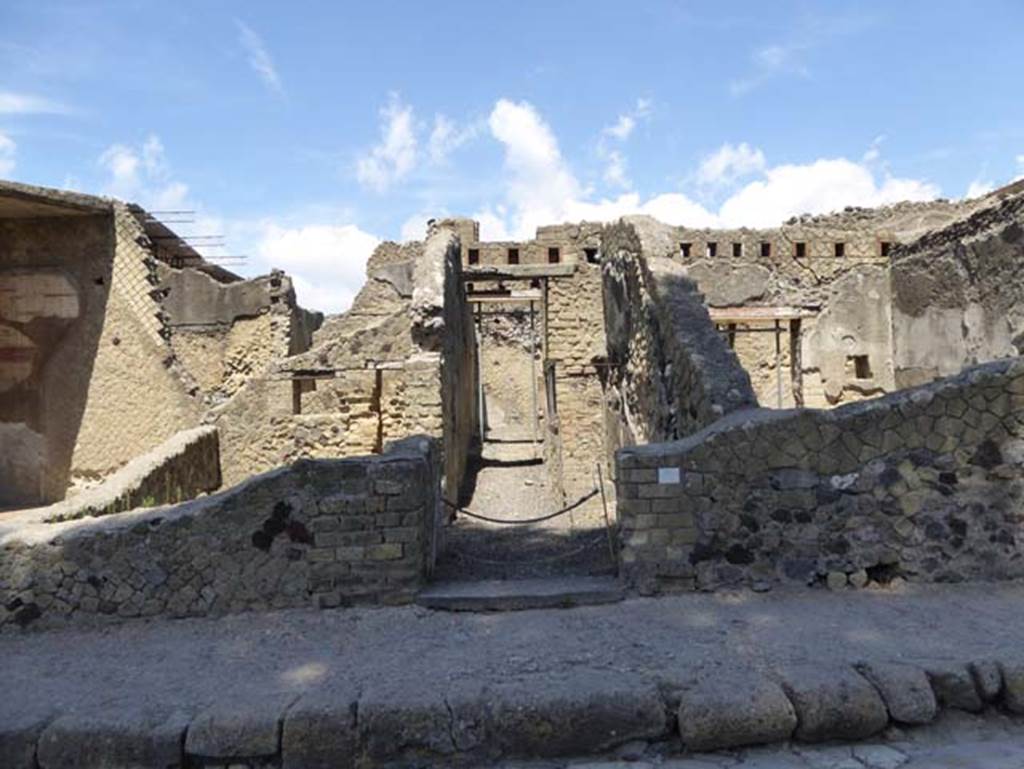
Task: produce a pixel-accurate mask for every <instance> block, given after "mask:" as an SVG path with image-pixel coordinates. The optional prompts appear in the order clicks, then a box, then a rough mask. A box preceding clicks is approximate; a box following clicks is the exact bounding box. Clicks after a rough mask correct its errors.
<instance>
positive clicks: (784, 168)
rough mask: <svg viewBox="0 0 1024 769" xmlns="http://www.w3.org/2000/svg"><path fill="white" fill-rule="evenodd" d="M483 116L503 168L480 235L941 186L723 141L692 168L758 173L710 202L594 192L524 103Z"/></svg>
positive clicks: (723, 222) (761, 210)
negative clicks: (499, 198) (714, 205)
mask: <svg viewBox="0 0 1024 769" xmlns="http://www.w3.org/2000/svg"><path fill="white" fill-rule="evenodd" d="M489 125H490V128H491V133H492V135H493V136H494V138H495V139H497V140H498V141H499V142H500V143H501V144H502V145H504V149H505V171H506V174H505V190H504V200H503V204H502V205H501V206H492V207H488V208H485V209H483V210H482V211H479V212H477V214H475V217H476V218H477V219H479V220H480V222H481V234H482V236H483V237H484V238H486V239H507V238H508V237H510V236H511V237H515V238H529V237H532V236H533V233H534V231H535V229H536V227H537V226H538V225H541V224H552V223H557V222H562V221H579V220H581V219H589V220H597V221H609V220H614V219H616V218H618V217H620V216H624V215H627V214H649V215H651V216H654V217H656V218H658V219H661V220H662V221H665V222H667V223H669V224H677V225H687V226H691V227H715V226H718V227H738V226H754V227H775V226H778V225H780V224H781V223H782V222H784V221H785V220H786V219H788V218H790V217H791V216H794V215H798V214H802V213H811V214H819V213H827V212H830V211H834V210H838V209H842V208H844V207H845V206H851V205H854V206H880V205H885V204H888V203H895V202H898V201H902V200H927V199H931V198H934V197H936V196H937V195H938V194H939V189H938V188H937V187H936V186H935V185H933V184H930V183H928V182H925V181H921V180H917V179H906V178H898V177H894V176H892V175H890V174H888V173H887V172H879V173H876V172H874V171H873V170H872V169H871V168H869V167H868V166H867V165H865V164H863V163H858V162H855V161H851V160H847V159H845V158H836V159H819V160H815V161H813V162H811V163H806V164H786V165H779V166H770V165H769V164H768V162H767V159H766V158H765V156H764V153H763V152H762V151H761V150H760V149H758V148H755V147H751V146H749V145H747V144H741V145H739V146H732V145H724V146H723V147H722V148H720V149H719V150H718V151H716V152H715V153H713V154H712V155H710V156H709V157H708V158H707V159H706V160H705V162H704V163H703V164H702V166H701V169H700V170H699V172H698V174H699V175H701V177H702V178H703V179H705V180H707V181H709V182H710V181H714V180H719V179H725V178H731V179H733V180H738V178H739V176H740V175H747V176H749V175H756V177H757V178H754V179H752V180H750V181H748V182H747V183H746V184H744V185H743V186H741V187H740V188H739V189H738V190H737V191H736V192H734V193H733V194H731V195H730V196H728V197H727V198H726V199H725V200H724V201H723V202H722V204H721V206H720V207H719V209H718V210H717V211H713V210H709V209H708V208H706V207H704V206H702V205H701V204H699V203H697V202H695V201H694V200H692V199H691V198H689V197H687V196H686V195H685V194H683V193H682V192H678V191H673V192H667V193H660V194H656V195H653V196H651V197H649V198H646V199H645V198H643V197H642V196H641V195H640V194H639V193H637V192H633V191H630V192H625V193H623V194H620V195H618V196H615V197H607V198H598V199H594V198H592V197H591V196H590V195H589V194H588V192H587V191H586V190H584V189H583V188H582V187H581V185H580V183H579V182H578V181H577V178H576V176H575V175H574V174H573V172H572V170H571V169H570V167H569V166H568V164H567V163H566V161H565V159H564V158H563V156H562V154H561V151H560V150H559V146H558V141H557V139H556V137H555V135H554V133H553V132H552V130H551V128H550V127H549V126H548V125H547V123H546V122H545V121H544V120H543V118H542V117H541V116H540V114H539V113H538V112H537V111H536V109H534V107H533V106H532V105H530V104H529V103H526V102H519V103H516V102H511V101H508V100H506V99H502V100H499V101H498V102H497V104H496V105H495V107H494V110H493V111H492V113H491V117H490V121H489Z"/></svg>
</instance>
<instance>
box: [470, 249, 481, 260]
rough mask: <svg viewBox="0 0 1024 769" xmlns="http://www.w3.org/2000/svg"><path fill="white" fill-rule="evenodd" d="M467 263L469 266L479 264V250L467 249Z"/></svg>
mask: <svg viewBox="0 0 1024 769" xmlns="http://www.w3.org/2000/svg"><path fill="white" fill-rule="evenodd" d="M469 263H470V264H480V249H479V248H471V249H469Z"/></svg>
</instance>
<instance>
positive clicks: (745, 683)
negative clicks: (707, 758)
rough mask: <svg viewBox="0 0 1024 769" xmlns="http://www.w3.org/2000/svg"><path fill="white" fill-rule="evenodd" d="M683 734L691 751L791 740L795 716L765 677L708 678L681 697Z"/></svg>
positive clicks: (679, 710) (685, 742) (682, 692)
mask: <svg viewBox="0 0 1024 769" xmlns="http://www.w3.org/2000/svg"><path fill="white" fill-rule="evenodd" d="M679 696H680V702H679V709H678V716H677V718H678V723H679V734H680V737H681V738H682V742H683V745H684V746H685V747H686V748H687V749H689V750H696V751H710V750H717V749H719V748H733V747H740V746H743V745H758V744H762V743H768V742H782V741H784V740H788V739H789V737H790V736H791V735H792V734H793V730H794V729H795V728H796V726H797V718H796V713H795V712H794V710H793V705H792V704H791V703H790V701H789V699H788V698H787V697H786V694H785V693H784V692H783V691H782V688H781V687H780V686H779V685H778V684H776V683H775V682H774V681H771V680H769V679H767V678H765V677H764V676H761V675H759V674H757V673H751V674H749V675H748V676H747V677H745V678H741V677H735V678H728V677H727V678H725V679H724V680H723V679H721V678H714V679H712V678H705V679H702V680H700V681H698V682H697V683H696V684H694V685H693V686H691V687H690V688H687V689H685V690H683V691H681V692H680V693H679Z"/></svg>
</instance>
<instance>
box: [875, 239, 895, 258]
mask: <svg viewBox="0 0 1024 769" xmlns="http://www.w3.org/2000/svg"><path fill="white" fill-rule="evenodd" d="M878 250H879V252H880V253H881V254H882V256H888V255H889V253H890V252H891V251H892V243H890V242H889V241H888V240H883V241H882V242H881V244H879V248H878Z"/></svg>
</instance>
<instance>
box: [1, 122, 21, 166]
mask: <svg viewBox="0 0 1024 769" xmlns="http://www.w3.org/2000/svg"><path fill="white" fill-rule="evenodd" d="M17 149H18V145H17V144H15V143H14V139H12V138H11V137H9V136H7V135H6V134H3V133H0V176H7V175H8V174H9V173H11V172H12V171H13V170H14V153H15V152H16V151H17Z"/></svg>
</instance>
